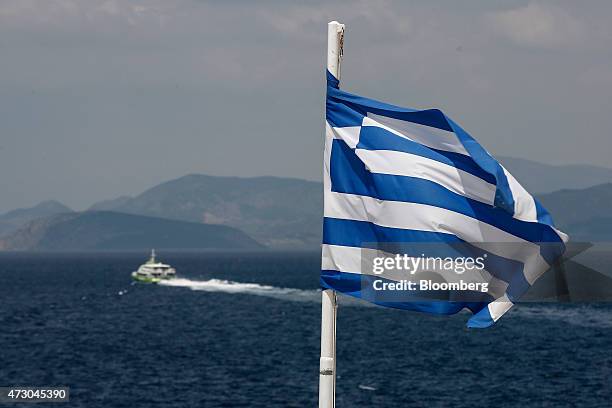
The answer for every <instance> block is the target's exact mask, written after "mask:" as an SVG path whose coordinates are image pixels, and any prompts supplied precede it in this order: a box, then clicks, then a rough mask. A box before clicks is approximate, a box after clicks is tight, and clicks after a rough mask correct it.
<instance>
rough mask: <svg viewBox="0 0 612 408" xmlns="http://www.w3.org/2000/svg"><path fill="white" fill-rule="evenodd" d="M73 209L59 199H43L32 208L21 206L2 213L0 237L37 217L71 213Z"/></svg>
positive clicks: (0, 216) (0, 217)
mask: <svg viewBox="0 0 612 408" xmlns="http://www.w3.org/2000/svg"><path fill="white" fill-rule="evenodd" d="M70 212H72V209H70V208H68V207H66V206H65V205H64V204H62V203H60V202H57V201H53V200H51V201H43V202H42V203H40V204H37V205H35V206H34V207H30V208H19V209H16V210H12V211H9V212H7V213H4V214H2V215H0V237H3V236H6V235H8V234H10V233H12V232H14V231H16V230H18V229H19V228H20V227H21V226H23V225H24V224H26V223H28V222H30V221H32V220H35V219H37V218H42V217H48V216H50V215H57V214H62V213H70Z"/></svg>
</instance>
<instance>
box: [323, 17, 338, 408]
mask: <svg viewBox="0 0 612 408" xmlns="http://www.w3.org/2000/svg"><path fill="white" fill-rule="evenodd" d="M343 40H344V24H340V23H338V22H337V21H332V22H330V23H329V24H328V25H327V70H328V71H329V72H331V73H332V75H334V76H335V77H336V78H337V79H340V59H341V57H342V44H343ZM337 306H338V303H337V300H336V292H334V291H333V290H331V289H327V290H324V291H323V292H322V294H321V359H320V362H319V408H334V407H335V406H336V310H337Z"/></svg>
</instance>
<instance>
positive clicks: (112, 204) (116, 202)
mask: <svg viewBox="0 0 612 408" xmlns="http://www.w3.org/2000/svg"><path fill="white" fill-rule="evenodd" d="M131 199H132V197H130V196H120V197H117V198H113V199H110V200H103V201H99V202H97V203H95V204H94V205H92V206H91V207H89V209H88V211H112V210H113V209H114V208H118V207H120V206H122V205H123V204H125V203H127V202H128V201H130V200H131Z"/></svg>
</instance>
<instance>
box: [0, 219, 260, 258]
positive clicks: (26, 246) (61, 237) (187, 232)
mask: <svg viewBox="0 0 612 408" xmlns="http://www.w3.org/2000/svg"><path fill="white" fill-rule="evenodd" d="M150 248H165V249H258V248H263V246H262V245H261V244H259V243H258V242H257V241H255V240H254V239H252V238H251V237H249V236H248V235H246V234H245V233H244V232H242V231H240V230H238V229H235V228H231V227H226V226H222V225H206V224H199V223H189V222H184V221H174V220H169V219H161V218H153V217H146V216H141V215H132V214H122V213H115V212H109V211H88V212H83V213H70V214H60V215H56V216H50V217H46V218H41V219H37V220H35V221H31V222H30V223H28V224H26V226H24V227H23V228H21V229H20V230H18V231H17V232H15V233H13V234H12V235H10V236H8V237H5V238H3V239H0V250H35V251H36V250H44V251H65V250H69V251H82V250H149V249H150Z"/></svg>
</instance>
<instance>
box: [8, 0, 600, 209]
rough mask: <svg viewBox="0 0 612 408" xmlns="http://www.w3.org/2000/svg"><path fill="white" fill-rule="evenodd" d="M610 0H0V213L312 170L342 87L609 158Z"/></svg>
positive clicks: (572, 152) (513, 136) (545, 157)
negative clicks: (338, 58) (336, 73)
mask: <svg viewBox="0 0 612 408" xmlns="http://www.w3.org/2000/svg"><path fill="white" fill-rule="evenodd" d="M611 18H612V2H609V1H589V2H576V1H500V2H494V1H461V2H457V1H427V2H425V1H386V0H380V1H378V0H366V1H355V2H344V1H340V2H334V1H314V2H307V1H279V2H273V1H258V2H256V1H246V0H244V1H218V2H209V1H194V0H190V1H187V0H185V1H183V0H176V1H169V0H145V1H127V0H124V1H113V0H99V1H98V0H96V1H94V0H89V1H86V0H39V1H34V0H0V211H6V210H9V209H12V208H16V207H24V206H31V205H34V204H36V203H37V202H40V201H42V200H47V199H56V200H59V201H62V202H64V203H65V204H67V205H69V206H71V207H73V208H75V209H77V210H81V209H85V208H87V207H89V206H90V205H91V204H93V203H94V202H96V201H99V200H103V199H109V198H114V197H117V196H120V195H136V194H138V193H140V192H142V191H144V190H145V189H147V188H149V187H152V186H154V185H156V184H158V183H160V182H162V181H166V180H170V179H173V178H177V177H180V176H183V175H185V174H189V173H204V174H213V175H231V176H260V175H276V176H288V177H299V178H305V179H310V180H319V179H320V178H321V171H322V170H321V169H322V163H321V159H322V148H323V143H322V142H323V130H324V93H325V82H324V81H325V76H324V69H325V58H326V33H327V22H328V21H330V20H334V19H335V20H339V21H341V22H343V23H345V24H346V25H347V31H346V39H345V56H344V60H343V63H342V82H341V86H342V87H343V88H344V89H346V90H348V91H351V92H354V93H358V94H360V95H363V96H367V97H370V98H375V99H380V100H383V101H386V102H390V103H394V104H397V105H401V106H407V107H412V108H418V109H424V108H433V107H435V108H440V109H442V110H443V111H444V112H445V113H446V114H447V115H449V116H450V117H452V118H453V119H454V120H455V121H456V122H458V123H460V124H461V125H462V126H463V127H464V128H465V129H466V130H468V131H469V132H470V133H471V134H472V136H474V137H475V138H476V139H477V140H479V141H480V142H481V144H483V145H484V146H485V147H486V148H487V149H488V150H489V151H490V152H492V153H493V154H498V155H505V156H515V157H521V158H526V159H531V160H535V161H539V162H543V163H552V164H568V163H583V164H592V165H598V166H605V167H612V155H611V152H612V137H611V135H612V121H610V120H609V116H610V114H611V113H612V47H610V44H612V25H611V24H609V21H610V20H611Z"/></svg>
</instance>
